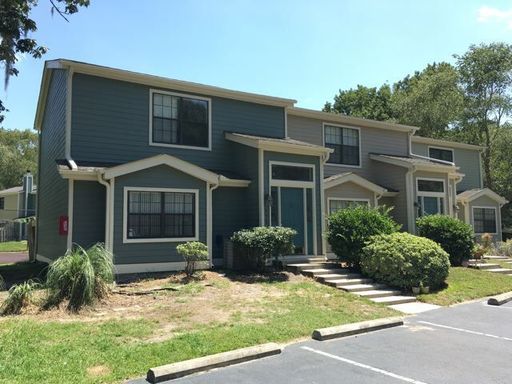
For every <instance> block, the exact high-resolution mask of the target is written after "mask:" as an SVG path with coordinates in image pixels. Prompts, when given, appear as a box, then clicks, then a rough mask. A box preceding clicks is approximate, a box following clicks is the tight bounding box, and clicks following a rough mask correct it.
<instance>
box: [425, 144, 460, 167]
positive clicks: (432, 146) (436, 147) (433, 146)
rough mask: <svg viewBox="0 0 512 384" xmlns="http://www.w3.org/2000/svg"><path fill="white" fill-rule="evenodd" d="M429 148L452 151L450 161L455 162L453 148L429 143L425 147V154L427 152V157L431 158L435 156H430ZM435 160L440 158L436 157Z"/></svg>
mask: <svg viewBox="0 0 512 384" xmlns="http://www.w3.org/2000/svg"><path fill="white" fill-rule="evenodd" d="M430 148H433V149H441V150H443V151H450V152H451V153H452V161H451V162H452V163H455V151H454V150H453V148H446V147H439V146H436V145H429V146H428V147H427V154H428V157H430V158H431V159H435V157H431V156H430ZM436 160H440V159H436ZM441 161H446V160H441Z"/></svg>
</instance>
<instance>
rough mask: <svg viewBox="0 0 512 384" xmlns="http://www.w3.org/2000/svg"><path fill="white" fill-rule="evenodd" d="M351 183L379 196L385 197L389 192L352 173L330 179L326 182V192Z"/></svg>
mask: <svg viewBox="0 0 512 384" xmlns="http://www.w3.org/2000/svg"><path fill="white" fill-rule="evenodd" d="M349 182H350V183H354V184H356V185H359V186H360V187H363V188H365V189H368V190H369V191H372V192H374V193H377V194H379V195H383V194H384V193H385V192H387V189H386V188H384V187H381V186H380V185H377V184H375V183H372V182H371V181H369V180H367V179H365V178H364V177H361V176H359V175H357V174H355V173H351V172H347V173H343V174H340V175H334V176H331V177H328V178H327V179H325V180H324V190H325V189H329V188H333V187H336V186H338V185H341V184H344V183H349Z"/></svg>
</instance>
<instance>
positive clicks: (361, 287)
mask: <svg viewBox="0 0 512 384" xmlns="http://www.w3.org/2000/svg"><path fill="white" fill-rule="evenodd" d="M337 288H338V289H343V290H344V291H347V292H362V291H373V290H376V289H382V288H386V286H385V285H384V284H350V285H341V286H338V287H337Z"/></svg>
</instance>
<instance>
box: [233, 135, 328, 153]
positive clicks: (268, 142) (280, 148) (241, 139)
mask: <svg viewBox="0 0 512 384" xmlns="http://www.w3.org/2000/svg"><path fill="white" fill-rule="evenodd" d="M225 136H226V139H227V140H230V141H233V142H235V143H239V144H243V145H247V146H249V147H253V148H261V149H265V150H267V151H275V152H286V153H297V154H301V155H316V156H318V155H325V154H328V153H331V152H333V150H332V149H330V148H326V147H323V146H321V145H316V144H311V143H306V142H304V141H299V140H295V139H290V138H289V137H286V138H276V137H265V136H254V135H247V134H245V133H236V132H226V133H225Z"/></svg>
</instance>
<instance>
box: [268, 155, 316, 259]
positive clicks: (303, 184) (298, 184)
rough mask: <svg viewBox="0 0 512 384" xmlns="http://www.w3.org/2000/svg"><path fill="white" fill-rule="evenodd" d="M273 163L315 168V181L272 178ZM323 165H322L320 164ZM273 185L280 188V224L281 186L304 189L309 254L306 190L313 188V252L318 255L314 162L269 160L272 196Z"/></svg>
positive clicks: (305, 243)
mask: <svg viewBox="0 0 512 384" xmlns="http://www.w3.org/2000/svg"><path fill="white" fill-rule="evenodd" d="M272 165H286V166H291V167H301V168H311V169H312V170H313V181H292V180H280V179H279V180H274V179H272ZM320 167H321V165H320ZM272 187H279V188H278V199H279V212H278V214H279V215H278V216H279V225H281V188H280V187H289V188H302V190H303V194H304V195H303V198H304V204H303V205H304V254H305V255H307V254H308V252H307V251H308V227H307V204H306V203H305V202H306V190H307V189H308V188H309V189H311V190H312V192H311V205H312V214H313V215H312V222H313V247H312V249H313V254H315V255H318V254H319V252H318V243H317V236H318V234H317V226H318V225H317V217H316V215H317V212H316V211H317V207H316V193H317V188H316V169H315V165H314V164H308V163H294V162H288V161H274V160H270V161H269V162H268V191H267V193H268V195H269V196H270V195H271V193H272ZM268 217H269V223H270V222H271V220H272V207H271V206H269V210H268Z"/></svg>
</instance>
